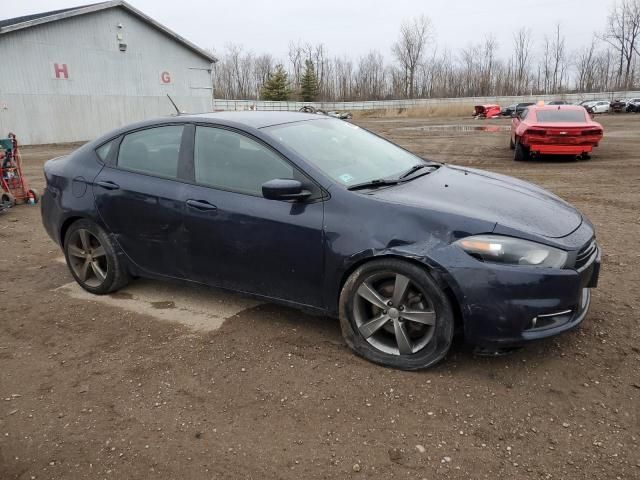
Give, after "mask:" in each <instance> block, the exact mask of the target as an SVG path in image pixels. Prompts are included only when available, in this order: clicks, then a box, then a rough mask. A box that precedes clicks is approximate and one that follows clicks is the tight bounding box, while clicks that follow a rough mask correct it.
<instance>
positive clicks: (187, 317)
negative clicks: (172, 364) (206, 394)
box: [56, 279, 262, 331]
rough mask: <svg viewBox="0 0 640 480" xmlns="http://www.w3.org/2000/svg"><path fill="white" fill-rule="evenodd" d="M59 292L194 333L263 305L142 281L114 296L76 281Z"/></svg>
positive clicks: (219, 293)
mask: <svg viewBox="0 0 640 480" xmlns="http://www.w3.org/2000/svg"><path fill="white" fill-rule="evenodd" d="M56 291H59V292H62V293H64V294H66V295H69V296H70V297H72V298H75V299H78V300H85V301H90V302H98V303H102V304H105V305H109V306H112V307H118V308H123V309H125V310H129V311H131V312H135V313H141V314H145V315H149V316H152V317H154V318H157V319H159V320H164V321H170V322H178V323H181V324H183V325H186V326H188V327H190V328H192V329H194V330H199V331H212V330H217V329H218V328H220V327H221V326H222V324H223V323H224V321H225V320H227V319H229V318H231V317H233V316H234V315H237V314H238V313H240V312H242V311H243V310H246V309H248V308H253V307H256V306H257V305H260V304H261V303H262V302H259V301H256V300H253V299H251V298H247V297H242V296H240V295H234V294H232V293H227V292H223V291H220V290H215V289H213V288H207V287H203V286H199V285H191V284H181V283H170V282H161V281H155V280H145V279H139V280H135V281H133V282H131V283H130V284H129V285H127V287H126V288H124V289H122V290H120V291H118V292H115V293H112V294H111V295H92V294H91V293H89V292H87V291H85V290H83V289H82V288H81V287H80V286H79V285H78V284H77V283H76V282H71V283H68V284H66V285H63V286H61V287H58V288H57V289H56Z"/></svg>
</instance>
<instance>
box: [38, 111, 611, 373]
mask: <svg viewBox="0 0 640 480" xmlns="http://www.w3.org/2000/svg"><path fill="white" fill-rule="evenodd" d="M44 170H45V176H46V182H47V186H46V189H45V193H44V196H43V198H42V216H43V222H44V225H45V227H46V229H47V232H48V233H49V235H50V236H51V238H53V239H54V240H55V241H56V242H57V243H58V244H59V245H60V246H61V247H62V249H63V250H64V253H65V257H66V260H67V264H68V265H69V269H70V270H71V273H72V275H73V276H74V278H75V279H76V280H77V282H78V283H79V284H80V285H81V286H82V287H83V288H84V289H86V290H88V291H89V292H92V293H95V294H106V293H110V292H113V291H115V290H117V289H119V288H122V287H123V286H125V285H126V284H127V282H129V281H130V279H131V278H133V277H152V278H171V279H180V280H185V281H191V282H197V283H203V284H207V285H211V286H214V287H220V288H225V289H229V290H233V291H237V292H243V293H247V294H250V295H254V296H258V297H260V298H264V299H268V300H270V301H274V302H279V303H283V304H286V305H290V306H293V307H297V308H301V309H304V310H307V311H313V312H317V313H320V314H325V315H330V316H336V317H339V318H340V322H341V326H342V332H343V335H344V338H345V341H346V342H347V344H348V345H349V346H350V347H351V348H352V349H353V350H354V351H355V352H357V353H358V354H360V355H362V356H363V357H365V358H367V359H369V360H372V361H374V362H377V363H380V364H383V365H387V366H392V367H396V368H401V369H408V370H409V369H418V368H424V367H428V366H430V365H433V364H435V363H436V362H438V361H440V360H441V359H442V358H443V357H444V356H445V355H446V354H447V351H448V350H449V348H450V346H451V342H452V339H453V335H454V332H455V331H460V332H463V333H464V336H465V338H466V340H467V341H468V342H471V343H472V344H474V345H475V346H476V347H477V349H478V350H479V351H480V352H484V353H498V352H504V351H506V350H508V349H511V348H513V347H517V346H521V345H523V344H525V343H526V342H529V341H532V340H537V339H541V338H545V337H549V336H552V335H556V334H559V333H561V332H564V331H566V330H569V329H571V328H573V327H575V326H577V325H578V324H579V323H580V322H581V321H582V320H583V319H584V317H585V315H586V313H587V309H588V307H589V302H590V293H589V292H590V288H592V287H595V286H596V284H597V280H598V272H599V265H600V251H599V248H598V245H597V244H596V241H595V234H594V228H593V226H592V225H591V223H590V222H589V221H588V220H587V219H586V218H584V217H583V216H582V215H581V214H580V212H578V211H577V210H576V209H575V208H573V207H572V206H571V205H569V204H567V203H566V202H564V201H562V200H561V199H560V198H558V197H556V196H555V195H553V194H551V193H549V192H547V191H545V190H543V189H541V188H539V187H537V186H535V185H532V184H530V183H527V182H523V181H520V180H517V179H514V178H511V177H507V176H503V175H497V174H493V173H489V172H484V171H481V170H475V169H470V168H462V167H456V166H453V165H443V164H440V163H436V162H432V161H428V160H424V159H422V158H419V157H417V156H416V155H414V154H412V153H410V152H408V151H406V150H404V149H402V148H400V147H398V146H396V145H394V144H393V143H390V142H388V141H386V140H384V139H382V138H380V137H378V136H376V135H374V134H372V133H370V132H368V131H366V130H364V129H362V128H359V127H357V126H355V125H352V124H351V123H347V122H344V121H341V120H337V119H331V118H327V117H324V116H319V115H311V114H303V113H276V112H238V113H216V114H206V115H192V116H178V117H173V118H164V119H159V120H153V121H147V122H143V123H138V124H135V125H130V126H128V127H125V128H121V129H119V130H116V131H113V132H111V133H109V134H107V135H105V136H103V137H102V138H100V139H98V140H96V141H93V142H90V143H88V144H86V145H84V146H83V147H81V148H79V149H78V150H76V151H75V152H73V153H72V154H70V155H69V156H66V157H61V158H57V159H54V160H50V161H49V162H47V163H46V165H45V168H44Z"/></svg>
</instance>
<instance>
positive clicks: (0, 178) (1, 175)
mask: <svg viewBox="0 0 640 480" xmlns="http://www.w3.org/2000/svg"><path fill="white" fill-rule="evenodd" d="M0 187H1V190H2V191H1V192H0V203H1V204H3V205H5V206H9V207H12V206H14V205H15V204H17V203H29V204H31V205H33V204H36V203H38V199H39V196H38V192H37V191H35V190H34V189H32V188H29V185H28V184H27V181H26V180H25V178H24V175H23V173H22V160H21V158H20V149H19V148H18V140H17V138H16V136H15V134H13V133H10V134H9V135H8V138H2V139H0Z"/></svg>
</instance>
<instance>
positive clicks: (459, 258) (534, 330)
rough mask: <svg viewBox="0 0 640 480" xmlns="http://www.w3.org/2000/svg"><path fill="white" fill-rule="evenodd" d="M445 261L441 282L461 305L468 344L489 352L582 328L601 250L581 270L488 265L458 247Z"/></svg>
mask: <svg viewBox="0 0 640 480" xmlns="http://www.w3.org/2000/svg"><path fill="white" fill-rule="evenodd" d="M447 256H448V257H449V258H448V264H449V267H448V268H447V269H446V270H447V271H446V273H445V274H444V275H443V276H444V280H445V281H446V282H447V283H448V285H449V286H450V287H451V289H452V290H453V292H454V295H455V296H456V298H457V300H458V303H459V306H460V313H461V316H462V320H463V322H464V332H465V339H466V340H467V341H468V342H469V343H471V344H474V345H476V346H478V347H480V348H483V349H486V350H490V349H496V350H497V349H504V348H511V347H517V346H521V345H524V344H526V343H528V342H531V341H535V340H539V339H543V338H547V337H551V336H554V335H558V334H560V333H562V332H565V331H567V330H571V329H572V328H575V327H576V326H577V325H579V324H580V323H581V322H582V321H583V320H584V318H585V317H586V315H587V312H588V310H589V305H590V302H591V289H592V288H594V287H596V286H597V283H598V276H599V272H600V260H601V252H600V249H599V248H598V249H597V250H596V251H595V252H594V253H593V254H592V255H591V257H590V258H589V261H588V262H586V263H585V264H584V265H583V266H582V267H581V268H579V269H553V268H536V267H522V266H509V265H498V264H490V263H484V262H480V261H478V260H476V259H474V258H471V257H470V256H469V255H467V254H466V253H464V252H463V251H462V250H461V249H459V248H457V247H455V246H453V249H450V250H449V251H448V252H447Z"/></svg>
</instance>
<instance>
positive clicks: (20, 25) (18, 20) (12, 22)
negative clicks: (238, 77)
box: [0, 0, 217, 62]
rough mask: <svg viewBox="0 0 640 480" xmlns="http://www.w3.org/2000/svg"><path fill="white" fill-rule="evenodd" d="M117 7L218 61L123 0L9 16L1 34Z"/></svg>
mask: <svg viewBox="0 0 640 480" xmlns="http://www.w3.org/2000/svg"><path fill="white" fill-rule="evenodd" d="M117 7H120V8H123V9H125V10H126V11H127V12H129V13H131V14H132V15H135V16H136V17H138V18H139V19H141V20H142V21H144V22H146V23H147V24H149V25H151V26H152V27H154V28H156V29H158V30H160V31H161V32H163V33H165V34H166V35H168V36H169V37H172V38H173V39H174V40H176V41H177V42H179V43H181V44H183V45H184V46H185V47H187V48H188V49H190V50H192V51H193V52H195V53H197V54H198V55H200V56H202V57H204V58H206V59H207V60H209V61H210V62H216V61H217V59H216V58H215V57H214V56H213V55H212V54H211V53H209V52H207V51H206V50H203V49H202V48H200V47H198V46H197V45H195V44H194V43H191V42H190V41H189V40H187V39H186V38H184V37H182V36H180V35H178V34H177V33H175V32H174V31H173V30H170V29H169V28H167V27H165V26H164V25H162V24H161V23H159V22H157V21H155V20H154V19H153V18H151V17H149V16H148V15H146V14H144V13H142V12H141V11H140V10H138V9H137V8H135V7H133V6H131V5H129V4H128V3H127V2H125V1H123V0H111V1H108V2H101V3H92V4H89V5H80V6H78V7H72V8H64V9H62V10H52V11H50V12H43V13H35V14H33V15H25V16H22V17H15V18H8V19H6V20H0V35H3V34H5V33H9V32H14V31H16V30H22V29H25V28H30V27H35V26H36V25H42V24H44V23H50V22H57V21H58V20H64V19H66V18H71V17H75V16H78V15H85V14H88V13H94V12H99V11H101V10H107V9H109V8H117Z"/></svg>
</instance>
